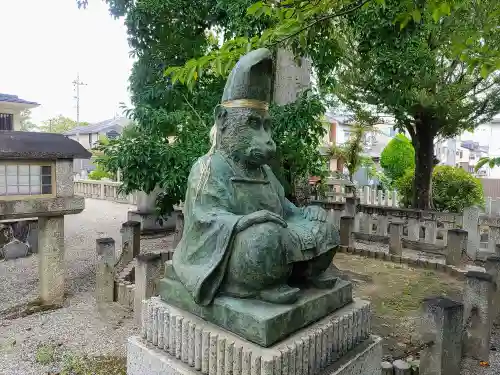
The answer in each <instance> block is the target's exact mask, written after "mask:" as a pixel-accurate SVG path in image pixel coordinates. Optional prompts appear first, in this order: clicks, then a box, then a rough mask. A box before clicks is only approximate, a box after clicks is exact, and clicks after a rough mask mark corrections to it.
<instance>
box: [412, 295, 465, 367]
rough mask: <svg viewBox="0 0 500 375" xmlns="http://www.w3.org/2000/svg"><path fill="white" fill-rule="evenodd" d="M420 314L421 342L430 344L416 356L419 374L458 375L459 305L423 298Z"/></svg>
mask: <svg viewBox="0 0 500 375" xmlns="http://www.w3.org/2000/svg"><path fill="white" fill-rule="evenodd" d="M422 310H423V311H422V312H423V316H422V324H421V335H422V340H423V341H424V343H431V342H432V344H430V345H428V346H426V347H425V348H424V349H423V350H422V352H421V353H420V364H421V366H420V374H423V375H447V374H459V373H460V360H461V358H462V324H463V312H464V306H463V304H462V303H460V302H456V301H453V300H451V299H449V298H446V297H433V298H426V299H425V300H424V301H423V303H422Z"/></svg>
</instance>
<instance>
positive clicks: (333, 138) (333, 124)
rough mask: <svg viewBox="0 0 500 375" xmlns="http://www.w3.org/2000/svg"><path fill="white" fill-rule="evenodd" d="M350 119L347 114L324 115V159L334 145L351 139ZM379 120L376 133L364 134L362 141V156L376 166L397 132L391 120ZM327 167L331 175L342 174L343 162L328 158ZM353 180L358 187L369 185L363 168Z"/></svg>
mask: <svg viewBox="0 0 500 375" xmlns="http://www.w3.org/2000/svg"><path fill="white" fill-rule="evenodd" d="M350 119H351V116H350V115H349V114H333V113H331V112H327V113H326V114H325V116H324V118H323V123H324V124H325V125H324V126H325V129H326V134H325V136H324V138H323V139H322V142H321V148H320V151H321V153H322V154H323V155H325V157H327V156H328V155H329V151H330V150H331V149H332V147H333V146H334V145H335V146H340V145H342V144H344V143H345V142H347V141H348V140H349V138H350V137H351V134H352V124H351V122H350ZM380 120H381V121H380V123H379V124H377V125H375V128H376V131H374V132H369V133H368V134H366V136H365V140H364V152H363V155H365V156H368V157H371V158H372V159H373V161H374V162H375V163H376V164H378V163H379V161H380V155H381V153H382V151H383V149H384V148H385V146H387V144H388V143H389V142H390V141H391V139H392V138H393V137H394V136H395V135H396V133H397V130H395V129H394V122H393V120H392V118H390V117H387V116H381V118H380ZM327 167H328V169H329V170H330V172H331V173H333V174H335V173H343V172H344V163H343V161H342V160H340V159H338V158H336V157H331V158H328V160H327ZM354 179H355V180H356V181H357V182H358V183H359V184H360V185H366V184H369V183H370V178H369V177H368V175H367V172H366V170H365V169H364V168H361V169H360V170H359V171H358V172H357V173H356V174H355V176H354Z"/></svg>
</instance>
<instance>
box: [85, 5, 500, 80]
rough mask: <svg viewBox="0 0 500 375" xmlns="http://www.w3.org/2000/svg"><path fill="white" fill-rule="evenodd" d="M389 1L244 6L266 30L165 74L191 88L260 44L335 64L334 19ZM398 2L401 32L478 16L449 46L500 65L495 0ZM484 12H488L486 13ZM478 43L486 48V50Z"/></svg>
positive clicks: (485, 64)
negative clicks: (475, 25)
mask: <svg viewBox="0 0 500 375" xmlns="http://www.w3.org/2000/svg"><path fill="white" fill-rule="evenodd" d="M77 1H79V2H83V3H86V2H87V1H85V0H77ZM118 1H119V0H118ZM122 1H123V0H122ZM388 3H389V2H388V1H386V0H359V1H353V0H336V1H331V0H314V1H302V0H284V1H279V2H276V1H273V0H261V1H257V2H255V3H253V4H252V5H251V6H250V7H249V8H248V10H247V13H248V15H250V16H251V17H252V18H254V19H258V20H261V19H265V20H266V21H267V22H268V27H267V28H266V29H265V30H263V31H262V32H258V33H253V34H248V33H238V36H237V37H235V38H231V39H225V43H224V44H223V45H222V47H221V48H219V49H214V50H212V51H210V53H208V54H207V55H206V56H204V57H203V58H200V59H194V60H190V61H189V62H188V63H186V64H185V65H183V66H177V67H172V69H171V70H168V72H169V73H174V80H180V81H181V82H183V83H186V84H187V85H193V84H194V81H196V76H197V75H198V74H196V75H195V74H194V72H199V71H200V70H202V71H203V70H212V71H216V72H217V73H218V74H222V75H224V74H226V73H227V71H228V69H229V70H230V69H231V67H232V64H234V63H235V62H236V61H237V60H238V58H239V57H240V56H241V55H243V54H245V53H246V52H248V50H249V49H253V48H258V47H263V46H266V47H274V46H277V45H279V46H281V47H291V48H293V49H294V50H295V51H296V52H298V53H299V54H302V55H305V54H307V55H309V56H312V57H313V58H314V57H317V56H324V55H327V56H328V57H329V58H330V59H333V60H335V59H336V58H338V52H337V50H338V47H339V45H338V42H337V41H336V38H337V37H338V31H339V30H338V20H341V19H342V18H343V17H345V16H347V15H353V14H354V15H356V14H357V13H358V12H359V11H366V10H369V11H372V10H375V11H378V10H385V9H386V8H387V5H388ZM398 3H399V9H398V11H397V12H395V13H394V14H393V17H392V18H391V19H390V20H389V24H391V25H395V27H397V28H398V29H405V28H406V27H408V26H409V25H410V24H411V23H413V22H414V23H420V22H421V21H422V20H431V21H432V23H433V25H434V26H439V25H440V24H442V23H443V20H445V19H447V18H448V17H449V16H450V15H451V14H452V13H453V12H455V11H457V10H458V11H464V10H465V11H467V12H469V14H473V13H475V12H477V13H479V14H478V15H479V16H480V17H481V18H482V21H481V22H482V28H481V29H474V30H472V29H467V28H466V27H465V28H463V29H462V30H460V32H457V33H456V34H455V36H454V38H453V40H451V42H450V47H451V48H452V49H453V50H454V51H456V52H457V53H458V54H459V55H461V56H462V59H463V60H465V61H467V62H469V63H472V64H474V65H478V66H480V67H481V69H484V71H485V72H491V71H492V68H493V67H495V66H496V65H497V64H498V62H499V61H500V52H499V51H498V50H497V49H496V48H491V47H493V46H492V45H491V42H492V41H495V43H496V40H495V36H494V34H495V33H496V30H497V26H498V24H499V23H500V22H499V21H500V4H498V2H496V0H489V1H486V2H482V3H481V5H479V6H478V4H477V3H475V2H472V1H471V0H424V1H419V2H415V1H413V0H400V1H398ZM483 6H484V8H483ZM484 9H487V10H488V11H489V12H487V13H486V14H485V13H484V11H483V10H484ZM444 22H445V23H446V22H447V21H444ZM464 30H465V31H466V32H464ZM481 41H482V42H484V43H485V44H487V45H490V46H491V47H490V48H487V49H486V48H485V47H484V44H481ZM494 47H497V45H496V44H495V46H494ZM329 65H330V63H328V62H325V61H324V62H323V63H319V64H317V68H319V70H320V73H321V71H322V68H326V69H327V70H329V69H330V67H329Z"/></svg>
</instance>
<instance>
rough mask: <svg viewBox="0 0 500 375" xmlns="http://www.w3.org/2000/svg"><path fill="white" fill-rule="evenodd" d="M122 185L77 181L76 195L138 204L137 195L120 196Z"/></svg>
mask: <svg viewBox="0 0 500 375" xmlns="http://www.w3.org/2000/svg"><path fill="white" fill-rule="evenodd" d="M120 185H121V183H120V182H116V181H109V180H99V181H97V180H75V195H80V196H83V197H85V198H94V199H104V200H108V201H113V202H117V203H128V204H137V194H135V193H133V194H129V195H125V194H120V193H119V187H120Z"/></svg>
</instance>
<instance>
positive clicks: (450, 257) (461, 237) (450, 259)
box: [446, 229, 467, 266]
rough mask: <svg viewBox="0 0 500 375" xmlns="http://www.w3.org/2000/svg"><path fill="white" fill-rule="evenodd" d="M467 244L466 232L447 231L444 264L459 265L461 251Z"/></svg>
mask: <svg viewBox="0 0 500 375" xmlns="http://www.w3.org/2000/svg"><path fill="white" fill-rule="evenodd" d="M466 244H467V231H465V230H463V229H448V238H447V243H446V264H449V265H452V266H458V265H460V261H461V260H462V251H463V250H464V249H465V246H466Z"/></svg>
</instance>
